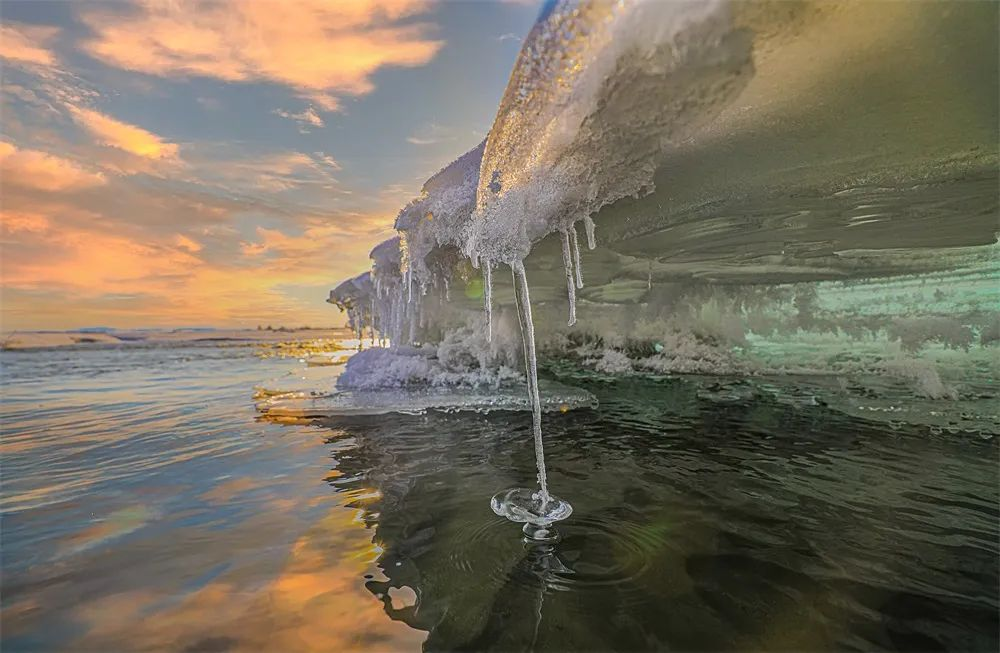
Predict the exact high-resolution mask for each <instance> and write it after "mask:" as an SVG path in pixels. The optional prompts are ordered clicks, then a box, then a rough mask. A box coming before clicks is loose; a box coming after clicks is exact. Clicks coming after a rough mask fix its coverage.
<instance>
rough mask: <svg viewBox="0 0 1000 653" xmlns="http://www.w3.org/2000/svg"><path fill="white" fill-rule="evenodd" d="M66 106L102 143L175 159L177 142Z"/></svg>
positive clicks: (151, 155) (125, 149) (160, 157)
mask: <svg viewBox="0 0 1000 653" xmlns="http://www.w3.org/2000/svg"><path fill="white" fill-rule="evenodd" d="M69 109H70V112H71V113H72V114H73V118H74V119H75V120H76V121H77V122H78V123H80V124H81V125H82V126H83V127H84V128H85V129H86V130H87V131H89V132H90V133H91V134H92V135H93V136H94V137H95V138H97V139H98V140H99V141H100V142H101V144H103V145H108V146H110V147H116V148H118V149H120V150H124V151H126V152H128V153H130V154H134V155H136V156H141V157H144V158H147V159H175V158H177V145H176V144H174V143H167V142H165V141H164V140H163V139H162V138H160V137H159V136H157V135H156V134H153V133H151V132H148V131H146V130H145V129H142V128H141V127H136V126H135V125H130V124H128V123H125V122H122V121H120V120H115V119H114V118H111V117H109V116H106V115H104V114H102V113H98V112H97V111H94V110H92V109H83V108H80V107H75V106H70V107H69Z"/></svg>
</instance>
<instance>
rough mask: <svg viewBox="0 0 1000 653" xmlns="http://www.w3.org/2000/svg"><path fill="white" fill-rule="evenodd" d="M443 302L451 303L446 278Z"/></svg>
mask: <svg viewBox="0 0 1000 653" xmlns="http://www.w3.org/2000/svg"><path fill="white" fill-rule="evenodd" d="M444 300H445V301H446V302H450V301H451V288H449V284H448V277H445V278H444Z"/></svg>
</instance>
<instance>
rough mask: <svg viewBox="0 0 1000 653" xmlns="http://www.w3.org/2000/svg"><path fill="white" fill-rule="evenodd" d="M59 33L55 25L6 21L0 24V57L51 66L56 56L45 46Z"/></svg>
mask: <svg viewBox="0 0 1000 653" xmlns="http://www.w3.org/2000/svg"><path fill="white" fill-rule="evenodd" d="M58 35H59V30H58V29H57V28H55V27H42V26H37V25H22V24H19V23H6V24H5V25H0V57H3V58H4V59H7V60H8V61H17V62H20V63H28V64H37V65H40V66H52V65H54V64H55V63H56V56H55V54H53V53H52V51H51V50H49V49H48V47H46V46H47V45H48V44H49V42H50V41H53V40H54V39H55V38H56V37H57V36H58Z"/></svg>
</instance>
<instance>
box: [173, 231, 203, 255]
mask: <svg viewBox="0 0 1000 653" xmlns="http://www.w3.org/2000/svg"><path fill="white" fill-rule="evenodd" d="M174 245H176V246H177V247H180V248H181V249H186V250H187V251H189V252H191V253H192V254H193V253H195V252H200V251H201V250H202V246H201V243H199V242H198V241H196V240H192V239H191V238H188V237H187V236H185V235H184V234H177V235H176V236H174Z"/></svg>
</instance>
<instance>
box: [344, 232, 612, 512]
mask: <svg viewBox="0 0 1000 653" xmlns="http://www.w3.org/2000/svg"><path fill="white" fill-rule="evenodd" d="M582 222H583V226H584V231H585V233H586V238H587V247H588V248H589V249H594V248H595V247H596V246H597V242H596V238H595V234H594V232H595V225H594V221H593V220H592V219H591V218H590V216H585V217H584V218H583V220H582ZM405 235H406V234H404V239H401V238H400V237H396V238H392V239H390V240H388V241H385V242H383V243H381V244H380V245H378V246H377V247H375V249H373V250H372V252H371V258H372V262H373V265H372V270H371V271H369V272H365V273H364V274H361V275H359V276H357V277H354V278H352V279H348V280H347V281H344V282H343V283H341V284H340V285H339V286H337V287H336V288H334V289H333V290H332V291H330V298H329V299H328V300H327V301H329V302H330V303H332V304H335V305H336V306H338V307H339V308H340V309H341V310H343V311H344V312H346V313H347V315H348V323H349V325H350V326H351V327H352V328H353V329H354V332H355V335H356V336H357V338H358V340H359V341H361V340H363V339H364V338H365V334H366V332H367V335H368V337H369V338H370V339H371V341H372V343H378V344H379V345H380V346H385V345H386V341H387V340H388V342H389V343H390V344H397V345H398V344H403V343H406V344H413V343H415V342H417V340H418V338H419V334H420V330H421V329H422V328H424V327H425V326H426V325H427V323H426V320H427V311H426V306H427V301H426V297H427V295H428V290H429V287H434V288H436V289H437V290H438V291H439V292H437V293H435V294H436V295H437V296H439V297H441V296H443V298H444V300H445V301H450V287H449V286H450V282H449V277H448V275H447V274H439V275H434V274H431V275H428V278H422V279H420V278H415V270H418V269H422V268H423V266H421V268H418V267H417V266H416V265H414V264H413V262H412V261H410V262H408V263H407V261H406V256H405V253H404V252H403V251H401V243H405ZM560 237H561V239H562V253H563V264H564V268H565V271H566V287H567V293H568V300H569V320H568V324H569V325H570V326H572V325H573V324H575V323H576V290H577V289H579V288H583V269H582V265H581V263H580V246H579V237H578V235H577V226H576V223H571V224H570V225H569V226H568V227H567V228H565V229H563V230H561V231H560ZM403 247H404V248H405V244H404V245H403ZM471 261H472V264H473V266H474V267H477V268H479V270H480V272H481V274H482V281H483V311H484V314H485V324H486V326H485V334H484V335H485V337H486V340H487V341H492V339H493V273H494V271H495V268H496V267H497V266H498V265H499V264H498V263H497V262H494V261H492V260H490V259H487V258H479V257H475V256H473V257H472V258H471ZM510 270H511V276H512V282H513V287H514V300H515V303H516V308H517V315H518V320H519V324H520V330H521V338H522V344H523V351H524V366H525V373H526V378H527V389H528V397H529V401H530V403H531V408H532V431H533V434H534V443H535V458H536V463H537V467H538V484H539V488H540V489H539V493H538V497H537V498H538V499H539V500H540V503H541V509H542V511H543V512H544V511H545V510H546V508H547V507H548V504H549V502H550V500H551V495H550V494H549V490H548V482H547V478H546V473H545V455H544V448H543V443H542V426H541V397H540V395H539V390H538V363H537V356H536V349H535V327H534V321H533V319H532V313H531V296H530V291H529V287H528V278H527V275H526V274H525V269H524V262H523V261H520V260H516V261H513V262H512V263H510ZM417 274H419V273H417ZM565 505H567V506H568V504H565Z"/></svg>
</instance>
